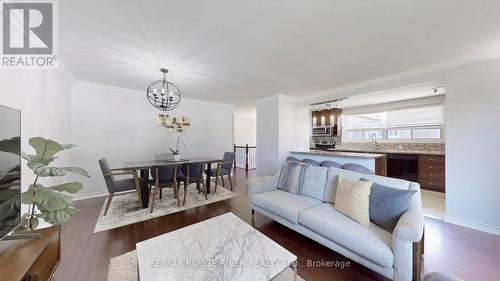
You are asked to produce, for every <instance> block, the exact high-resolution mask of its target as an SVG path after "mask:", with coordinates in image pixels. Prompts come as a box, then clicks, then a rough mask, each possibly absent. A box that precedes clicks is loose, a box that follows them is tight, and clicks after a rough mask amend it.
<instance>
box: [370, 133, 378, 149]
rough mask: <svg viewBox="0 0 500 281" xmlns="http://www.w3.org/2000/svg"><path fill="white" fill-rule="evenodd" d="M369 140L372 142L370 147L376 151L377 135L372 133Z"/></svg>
mask: <svg viewBox="0 0 500 281" xmlns="http://www.w3.org/2000/svg"><path fill="white" fill-rule="evenodd" d="M371 140H372V142H371V145H372V147H373V149H374V150H376V149H377V134H376V133H372V135H371Z"/></svg>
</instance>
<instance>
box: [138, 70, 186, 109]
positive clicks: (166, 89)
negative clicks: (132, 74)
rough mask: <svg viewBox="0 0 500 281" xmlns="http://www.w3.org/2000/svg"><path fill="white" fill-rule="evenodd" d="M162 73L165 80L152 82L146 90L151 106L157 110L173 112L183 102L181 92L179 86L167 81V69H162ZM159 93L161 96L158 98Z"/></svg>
mask: <svg viewBox="0 0 500 281" xmlns="http://www.w3.org/2000/svg"><path fill="white" fill-rule="evenodd" d="M160 71H161V72H162V73H163V79H162V80H156V81H153V82H151V84H149V86H148V89H147V90H146V96H147V97H148V100H149V102H150V103H151V105H153V106H154V107H156V108H157V109H159V110H163V111H168V110H172V109H174V108H176V107H177V106H179V103H180V102H181V91H180V90H179V88H177V86H175V85H174V84H172V83H170V82H168V81H167V73H168V70H167V69H165V68H162V69H160ZM158 92H161V95H160V96H158ZM165 93H168V97H167V98H165Z"/></svg>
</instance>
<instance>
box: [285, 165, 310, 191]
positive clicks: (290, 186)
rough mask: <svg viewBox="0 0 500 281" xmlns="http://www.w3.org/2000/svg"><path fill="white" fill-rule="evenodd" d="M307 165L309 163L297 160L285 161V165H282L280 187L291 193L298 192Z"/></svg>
mask: <svg viewBox="0 0 500 281" xmlns="http://www.w3.org/2000/svg"><path fill="white" fill-rule="evenodd" d="M306 166H308V164H304V163H301V162H295V161H285V163H284V164H283V167H281V174H280V179H279V181H278V189H281V190H284V191H288V192H291V193H298V192H299V190H300V184H301V183H302V176H303V175H304V170H305V168H306Z"/></svg>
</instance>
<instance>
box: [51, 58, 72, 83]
mask: <svg viewBox="0 0 500 281" xmlns="http://www.w3.org/2000/svg"><path fill="white" fill-rule="evenodd" d="M56 69H57V70H58V71H59V73H61V75H62V76H63V77H64V79H66V80H67V81H68V82H69V83H70V84H73V83H74V82H75V81H76V79H75V76H73V74H71V72H70V71H69V70H68V68H67V67H66V65H64V63H63V62H62V61H61V60H59V61H58V62H57V67H56Z"/></svg>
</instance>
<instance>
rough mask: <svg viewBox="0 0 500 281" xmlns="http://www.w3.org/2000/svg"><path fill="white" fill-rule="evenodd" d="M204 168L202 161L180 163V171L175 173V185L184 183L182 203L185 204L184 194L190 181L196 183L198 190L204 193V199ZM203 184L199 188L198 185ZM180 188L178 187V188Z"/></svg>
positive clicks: (206, 198)
mask: <svg viewBox="0 0 500 281" xmlns="http://www.w3.org/2000/svg"><path fill="white" fill-rule="evenodd" d="M204 170H205V164H204V163H191V164H184V165H182V168H181V171H182V173H178V174H177V186H178V187H180V184H181V182H183V183H184V199H183V200H182V205H185V204H186V194H187V188H188V186H189V184H190V183H196V186H197V187H198V191H199V192H203V193H204V194H205V200H208V197H207V188H206V186H205V181H204V180H203V171H204ZM200 183H201V185H202V186H203V190H200V188H199V186H200ZM179 189H180V188H179Z"/></svg>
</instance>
